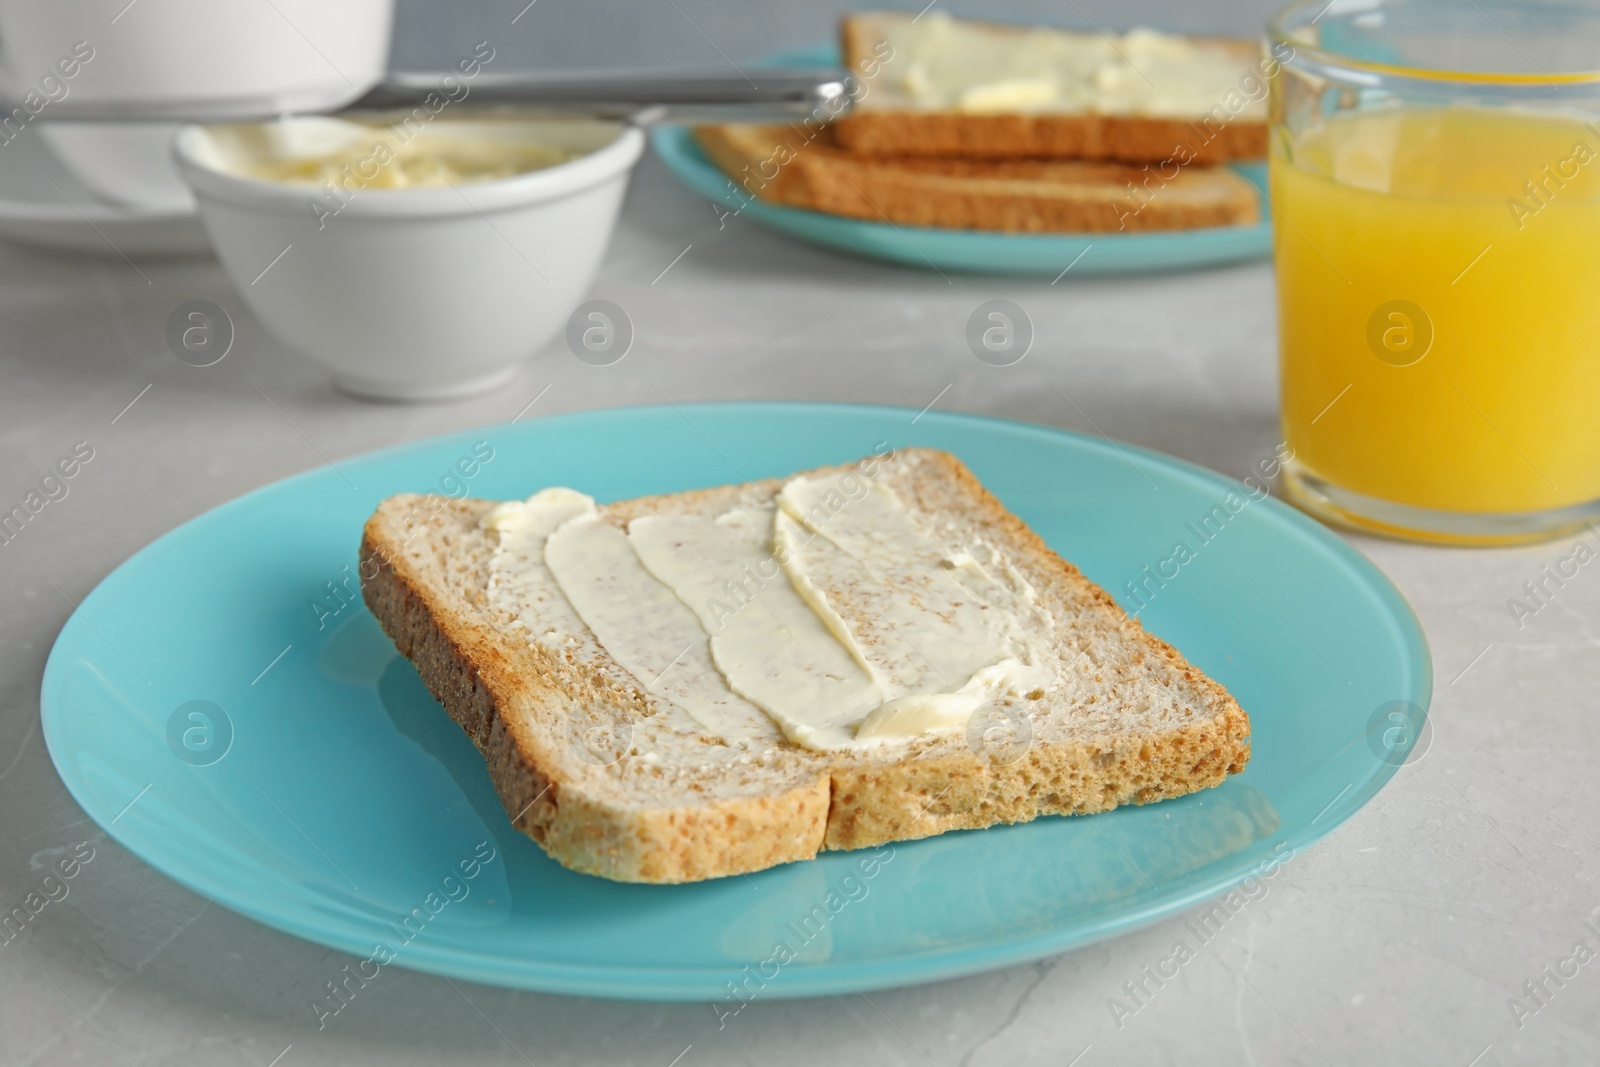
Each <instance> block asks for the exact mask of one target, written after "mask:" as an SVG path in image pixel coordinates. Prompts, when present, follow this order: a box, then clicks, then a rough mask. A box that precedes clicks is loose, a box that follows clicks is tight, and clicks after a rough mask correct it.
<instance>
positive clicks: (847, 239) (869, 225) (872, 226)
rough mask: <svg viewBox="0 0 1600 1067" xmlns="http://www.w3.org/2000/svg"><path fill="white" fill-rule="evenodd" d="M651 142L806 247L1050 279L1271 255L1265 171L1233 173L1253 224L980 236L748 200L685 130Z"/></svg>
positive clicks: (826, 60)
mask: <svg viewBox="0 0 1600 1067" xmlns="http://www.w3.org/2000/svg"><path fill="white" fill-rule="evenodd" d="M769 62H771V63H774V64H783V65H794V66H827V65H829V64H837V63H838V62H839V53H838V50H837V49H836V48H834V47H832V46H831V45H824V46H819V47H817V48H811V49H806V50H804V51H800V52H793V53H787V54H785V55H782V56H776V57H773V58H772V59H771V60H770V61H769ZM650 144H651V146H652V147H653V148H654V149H655V152H656V155H657V156H659V157H660V158H661V161H662V162H663V163H664V164H666V166H667V169H668V170H670V171H671V172H672V173H673V174H674V175H676V176H677V178H678V180H679V181H681V182H683V184H684V185H686V186H688V187H689V188H690V189H691V190H692V191H693V192H695V193H697V194H699V195H700V196H703V197H706V198H707V199H709V200H712V201H714V202H716V203H719V204H722V205H723V206H725V207H726V208H727V209H728V210H729V211H733V212H737V213H738V217H739V218H750V219H754V220H755V221H757V222H759V223H761V224H762V225H765V226H770V227H772V228H773V229H775V230H781V231H782V232H784V233H786V234H789V235H790V236H792V237H798V238H800V239H801V240H803V241H809V242H811V243H812V244H818V245H823V246H825V247H828V248H835V249H838V250H840V251H843V252H850V253H854V254H856V255H861V256H867V257H869V258H871V259H886V260H890V261H892V262H895V263H904V264H908V265H910V266H913V267H921V268H923V269H925V270H926V269H934V270H939V271H971V272H976V273H984V274H1037V275H1047V276H1049V277H1051V278H1056V277H1058V276H1060V275H1061V274H1062V272H1063V271H1065V270H1066V269H1067V268H1068V267H1069V266H1070V267H1071V268H1072V269H1071V271H1070V272H1068V277H1070V276H1072V275H1092V274H1130V273H1135V272H1141V271H1158V270H1176V269H1180V268H1185V267H1204V266H1213V265H1216V264H1219V263H1233V262H1237V261H1239V260H1246V259H1257V258H1260V257H1262V256H1266V255H1269V254H1270V253H1271V251H1272V226H1271V224H1270V223H1269V222H1268V221H1267V220H1268V219H1269V218H1270V217H1271V213H1270V209H1269V207H1268V205H1267V199H1266V192H1265V189H1266V166H1265V165H1264V164H1260V163H1252V164H1242V165H1239V166H1236V167H1235V169H1236V170H1238V171H1239V173H1241V174H1243V175H1244V176H1245V177H1246V178H1248V179H1249V180H1250V182H1251V183H1252V184H1253V185H1255V187H1256V191H1257V192H1258V194H1260V197H1261V220H1262V221H1260V222H1257V223H1254V224H1253V225H1249V226H1218V227H1210V228H1207V229H1200V230H1172V231H1170V232H1157V233H1106V234H1082V235H1076V234H1009V233H992V232H984V231H979V230H952V229H934V228H928V227H917V226H897V225H892V224H890V223H887V222H871V221H867V220H864V219H852V218H846V217H844V216H842V215H825V214H822V213H821V212H817V211H806V210H803V209H801V208H794V207H784V206H782V205H779V204H768V203H764V202H762V201H760V200H754V199H752V198H751V197H750V196H748V195H747V194H745V193H744V192H743V191H742V190H738V189H736V187H735V186H734V184H733V182H732V181H730V180H729V178H728V176H727V175H726V174H724V173H723V172H722V171H721V170H720V169H719V168H718V167H717V165H716V164H715V163H712V162H711V160H709V159H708V158H706V155H705V153H703V152H701V151H700V146H699V145H697V144H696V143H695V140H694V136H693V134H692V133H691V132H690V130H689V128H688V127H685V126H658V127H656V128H655V129H654V130H652V131H651V133H650Z"/></svg>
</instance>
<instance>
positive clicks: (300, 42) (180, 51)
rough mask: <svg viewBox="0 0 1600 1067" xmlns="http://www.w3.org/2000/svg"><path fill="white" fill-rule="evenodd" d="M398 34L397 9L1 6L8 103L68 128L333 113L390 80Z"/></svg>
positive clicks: (367, 5) (342, 5)
mask: <svg viewBox="0 0 1600 1067" xmlns="http://www.w3.org/2000/svg"><path fill="white" fill-rule="evenodd" d="M393 27H394V0H260V2H251V3H238V2H234V0H141V2H136V3H129V2H128V0H70V2H67V0H0V41H3V42H4V47H3V48H0V97H3V98H4V99H6V100H9V101H12V102H18V101H24V100H25V99H26V98H27V97H28V94H30V93H31V94H33V97H32V99H33V101H34V103H33V104H32V105H30V106H29V110H30V111H32V112H33V113H34V114H35V115H38V116H40V117H42V118H51V117H54V118H58V119H59V118H72V117H74V116H75V115H77V114H91V113H92V114H93V115H95V116H96V117H100V118H118V119H120V118H124V117H126V118H128V119H139V118H146V119H148V118H155V117H183V116H188V117H196V116H206V115H214V116H217V117H226V116H229V115H236V114H240V113H252V114H274V113H279V112H288V111H315V110H321V109H332V108H336V107H340V106H342V105H344V104H347V103H349V102H350V101H352V100H354V99H356V98H357V97H359V96H360V95H361V94H362V93H364V92H366V91H367V90H368V89H370V88H372V86H374V85H376V84H377V83H378V82H379V81H380V80H381V79H382V78H383V75H384V73H385V71H386V69H387V67H388V62H389V45H390V41H391V38H392V37H393ZM41 101H42V102H41Z"/></svg>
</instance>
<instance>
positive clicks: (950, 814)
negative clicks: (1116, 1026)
mask: <svg viewBox="0 0 1600 1067" xmlns="http://www.w3.org/2000/svg"><path fill="white" fill-rule="evenodd" d="M877 478H878V479H879V481H880V484H884V485H887V486H888V487H889V488H890V489H892V490H893V491H894V493H895V494H896V495H897V496H898V497H899V499H900V501H901V502H902V503H903V504H904V506H905V507H906V508H907V510H908V511H909V512H910V513H911V515H912V516H913V518H914V519H915V520H916V521H917V523H918V524H919V525H920V526H921V527H922V528H923V529H924V531H925V532H927V533H928V534H929V535H930V536H932V537H933V538H934V539H935V540H936V541H937V542H939V544H940V547H941V550H946V551H949V552H951V553H955V552H960V551H963V550H964V549H965V548H967V547H970V546H972V545H973V544H975V543H978V542H980V541H981V542H987V543H988V544H991V545H993V546H995V547H996V548H997V549H999V551H1000V552H1001V553H1003V554H1004V555H1005V556H1006V557H1007V558H1008V559H1009V560H1010V561H1011V563H1012V565H1013V566H1014V567H1015V568H1016V569H1017V571H1018V572H1019V573H1020V574H1021V576H1022V577H1023V578H1025V579H1026V581H1027V582H1028V583H1030V584H1031V585H1032V586H1033V588H1034V590H1035V591H1036V593H1037V596H1038V602H1039V603H1040V604H1042V605H1043V606H1044V607H1045V608H1046V609H1047V610H1048V611H1049V612H1050V613H1051V614H1052V616H1053V617H1054V619H1055V634H1056V639H1055V641H1054V642H1053V644H1052V646H1051V651H1050V657H1049V665H1050V666H1051V668H1052V669H1053V671H1054V672H1055V676H1056V680H1055V681H1054V682H1053V683H1051V684H1050V685H1049V686H1048V687H1046V688H1044V689H1041V690H1035V691H1033V692H1030V693H1029V694H1027V696H1026V697H1019V698H1011V697H1004V698H1001V699H1000V700H999V701H997V702H996V703H997V705H1000V706H998V708H997V711H998V713H999V715H1000V716H1001V718H1002V719H1003V720H1005V721H1006V722H1008V723H1010V724H1011V727H1012V732H1011V734H1010V735H1009V740H1007V741H1005V743H1004V744H1001V745H998V746H994V745H990V744H989V740H988V739H987V737H985V738H983V739H981V743H975V742H974V741H972V740H971V739H969V737H968V736H967V733H970V732H971V731H967V732H963V731H959V730H958V731H952V732H943V733H934V734H924V735H920V736H916V737H912V738H907V739H903V740H899V741H894V742H890V743H886V744H883V745H882V746H879V747H872V748H866V749H851V750H845V751H827V752H823V751H814V750H811V749H806V748H801V747H799V746H797V745H794V744H792V743H790V742H788V741H786V740H784V739H783V738H782V736H781V735H780V734H778V733H777V731H776V730H774V731H772V734H771V735H770V736H766V737H758V738H754V739H750V738H744V739H739V740H737V741H734V742H725V741H723V740H721V739H718V738H714V737H709V736H707V735H706V734H705V733H704V731H703V730H702V729H701V728H700V727H699V726H698V725H697V724H696V723H695V722H694V721H693V720H692V719H690V718H689V717H688V715H687V714H686V713H684V712H683V711H682V710H681V709H679V708H677V707H676V706H675V705H672V704H670V703H668V702H665V701H661V700H658V699H656V698H655V697H653V696H651V695H649V694H648V693H647V692H646V691H645V689H644V687H643V686H642V685H641V683H640V682H639V681H638V680H637V679H635V678H634V677H633V676H631V675H630V674H629V673H628V672H627V671H626V670H624V669H623V668H622V667H621V666H620V665H619V664H618V663H617V662H616V661H615V660H614V659H612V658H611V656H610V655H609V654H608V653H607V652H606V651H605V649H604V648H602V647H601V646H600V644H599V642H598V640H597V639H595V637H594V635H593V634H592V633H584V634H579V635H573V636H571V637H570V639H568V640H567V641H566V642H565V643H564V644H559V645H552V644H550V643H547V642H540V641H538V640H535V639H531V638H530V636H529V634H528V632H527V631H525V630H519V629H518V628H517V626H516V625H514V620H513V619H511V618H510V617H509V616H507V615H502V614H501V613H499V612H498V610H497V609H495V608H493V607H491V605H490V603H489V600H488V597H487V587H488V579H489V571H490V563H491V560H492V558H493V555H494V551H495V547H496V538H497V537H498V535H497V534H496V533H495V532H494V531H492V530H490V529H486V528H485V527H484V526H482V525H481V524H480V520H481V519H482V518H483V516H484V515H485V514H486V513H488V512H489V511H490V510H491V509H492V508H493V507H494V506H495V504H494V502H492V501H486V500H459V501H451V500H444V499H442V498H438V497H432V498H428V497H421V496H417V495H413V494H407V495H403V496H397V497H391V498H390V499H388V500H386V501H384V502H383V503H382V504H381V505H380V506H379V507H378V509H377V511H376V512H375V513H374V514H373V515H372V517H371V518H370V519H369V520H368V522H367V524H366V529H365V533H364V537H363V542H362V567H361V575H362V579H363V583H362V585H363V593H364V595H365V598H366V602H367V605H368V606H369V607H370V608H371V610H372V612H373V614H374V615H375V616H376V617H377V619H378V621H379V622H380V623H381V624H382V626H383V628H384V630H385V631H386V632H387V633H388V634H389V636H390V637H391V638H393V639H394V642H395V645H396V646H397V647H398V649H399V650H400V652H401V653H402V654H404V655H406V656H407V657H409V658H410V659H411V660H412V662H413V663H414V664H415V665H416V667H417V670H418V671H419V673H420V674H421V676H422V679H423V681H424V682H425V683H426V684H427V685H428V688H429V689H430V690H431V691H432V692H433V694H434V695H435V696H436V697H437V698H438V699H439V701H440V703H442V704H443V705H444V707H445V709H446V710H447V711H448V712H449V714H450V715H451V717H453V718H454V719H455V720H456V722H458V723H459V724H460V725H461V726H462V728H463V729H465V730H466V732H467V734H468V735H469V736H470V737H471V738H472V740H473V741H474V742H475V743H476V744H477V746H478V748H479V750H480V751H481V752H482V753H483V756H484V759H485V760H486V762H487V763H488V768H489V774H490V777H491V778H492V779H493V781H494V785H495V788H496V789H497V791H498V792H499V795H500V798H501V800H502V802H503V803H504V805H505V808H506V812H507V814H508V815H509V816H510V817H511V819H512V822H513V824H514V825H515V826H516V827H517V828H518V829H519V830H522V831H523V832H525V833H527V834H528V835H529V836H531V837H532V838H533V839H534V840H535V841H537V842H538V843H539V844H540V845H541V846H542V847H543V848H544V850H545V851H546V852H547V853H549V855H550V856H551V857H553V858H554V859H556V860H557V861H558V862H560V863H562V864H564V865H565V866H567V867H570V868H572V869H574V870H578V871H583V872H587V873H590V874H596V875H600V876H602V877H605V878H610V879H615V880H619V881H630V882H657V883H666V882H689V881H696V880H700V879H705V878H715V877H720V876H725V875H731V874H739V873H744V872H749V871H756V870H761V869H763V868H766V867H770V866H774V865H776V864H780V863H785V862H789V861H792V860H801V859H809V858H811V857H814V856H815V855H816V854H817V853H818V852H819V851H820V850H822V849H853V848H865V847H870V846H875V845H879V844H883V843H887V842H893V841H903V840H911V839H915V838H921V837H928V836H930V835H933V834H939V833H943V832H944V831H946V830H954V829H963V828H975V827H986V826H992V825H995V824H999V823H1015V822H1025V821H1028V820H1030V819H1033V818H1035V817H1036V816H1039V815H1045V814H1062V815H1070V814H1090V813H1094V812H1100V811H1106V810H1109V809H1111V808H1114V807H1116V806H1117V805H1119V804H1143V803H1149V802H1151V801H1156V800H1161V799H1164V798H1167V797H1173V796H1179V795H1182V794H1185V793H1190V792H1193V791H1195V790H1198V789H1204V788H1207V787H1209V786H1214V785H1217V784H1219V783H1220V782H1222V781H1223V780H1224V779H1225V778H1226V777H1227V776H1228V775H1229V774H1231V773H1237V772H1238V771H1241V770H1243V769H1244V766H1245V763H1246V762H1247V761H1248V759H1249V754H1250V721H1249V718H1248V717H1247V716H1246V715H1245V713H1244V711H1243V710H1242V709H1241V708H1240V707H1239V705H1238V704H1237V702H1235V701H1234V700H1233V698H1232V697H1231V696H1229V695H1228V693H1227V691H1226V690H1224V689H1223V688H1222V687H1221V686H1220V685H1218V684H1217V683H1216V682H1214V681H1212V680H1211V679H1210V678H1208V677H1206V676H1205V675H1204V674H1203V673H1202V672H1201V671H1199V670H1198V669H1196V668H1195V667H1193V666H1191V665H1190V664H1189V663H1188V662H1187V661H1185V660H1184V658H1183V657H1182V656H1181V655H1179V654H1178V652H1177V651H1176V650H1174V649H1173V648H1171V647H1170V646H1169V645H1167V644H1165V643H1164V642H1162V641H1160V640H1159V639H1157V638H1155V637H1152V636H1150V635H1149V634H1147V633H1145V632H1144V630H1143V629H1142V628H1141V627H1140V626H1139V624H1138V622H1137V621H1135V620H1132V619H1130V618H1129V617H1128V616H1127V615H1126V614H1125V613H1124V612H1123V611H1122V609H1121V608H1119V607H1118V606H1117V605H1116V603H1115V602H1114V601H1113V600H1112V599H1111V597H1110V596H1109V595H1107V594H1106V593H1105V592H1104V591H1102V590H1101V589H1100V588H1099V587H1098V586H1096V585H1094V584H1093V583H1091V582H1090V581H1088V580H1087V579H1086V578H1084V577H1083V575H1082V574H1080V573H1079V572H1078V570H1077V568H1075V567H1073V566H1072V565H1071V564H1069V563H1067V562H1065V561H1063V560H1062V559H1061V558H1060V557H1059V556H1057V555H1056V554H1055V553H1054V552H1052V551H1051V550H1050V549H1049V548H1048V547H1047V546H1046V545H1045V544H1044V543H1043V542H1042V541H1041V540H1040V539H1039V538H1038V536H1037V535H1035V534H1034V533H1033V532H1032V531H1031V530H1029V529H1028V528H1027V527H1026V526H1025V525H1024V524H1023V523H1022V522H1021V521H1020V520H1019V519H1017V518H1016V517H1015V516H1013V515H1012V514H1011V513H1009V512H1008V511H1006V509H1005V508H1004V507H1003V506H1002V505H1001V504H1000V503H999V501H997V500H996V499H995V498H994V497H993V496H991V495H990V494H989V493H988V492H987V491H986V490H985V489H984V488H983V487H982V486H981V485H980V484H979V483H978V481H977V479H976V478H974V477H973V475H972V474H971V473H970V472H969V471H968V470H967V469H966V468H965V467H964V466H963V465H962V464H961V463H960V461H958V460H957V459H955V458H954V457H953V456H950V455H948V454H946V453H942V452H936V451H930V450H923V449H916V450H904V451H902V452H899V453H896V454H894V455H893V456H892V458H889V459H886V460H884V461H883V462H882V466H881V468H880V469H879V472H878V474H877ZM782 484H783V483H782V482H781V481H778V480H768V481H762V482H755V483H751V484H747V485H733V486H725V487H721V488H714V489H704V490H697V491H693V492H687V493H679V494H675V495H671V496H658V497H647V498H643V499H639V500H631V501H624V502H621V503H616V504H610V505H606V506H604V507H602V508H601V509H600V517H601V520H602V521H604V522H608V523H612V524H615V525H617V526H619V527H625V526H626V524H627V523H628V522H629V521H631V520H632V519H634V518H636V517H638V516H641V515H663V514H694V515H705V516H716V515H720V514H722V513H724V512H725V511H727V510H729V509H730V508H733V507H747V506H752V505H760V504H766V503H770V502H771V501H772V499H773V498H774V496H775V495H776V493H777V492H778V491H779V489H781V488H782Z"/></svg>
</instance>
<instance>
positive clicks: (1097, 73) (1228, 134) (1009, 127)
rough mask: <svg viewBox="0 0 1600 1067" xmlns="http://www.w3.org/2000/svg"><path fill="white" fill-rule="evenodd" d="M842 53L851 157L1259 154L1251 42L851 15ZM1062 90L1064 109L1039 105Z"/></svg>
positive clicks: (1257, 75)
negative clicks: (852, 82)
mask: <svg viewBox="0 0 1600 1067" xmlns="http://www.w3.org/2000/svg"><path fill="white" fill-rule="evenodd" d="M840 44H841V51H842V53H843V59H844V64H845V66H846V67H848V68H849V69H850V70H851V71H852V72H853V73H854V74H855V76H856V78H857V79H859V81H860V84H861V87H862V95H861V96H860V98H859V100H858V102H857V105H856V106H855V107H854V108H853V109H852V110H851V111H850V112H849V113H848V114H847V115H845V116H844V117H843V118H842V119H840V120H839V122H838V123H837V124H836V125H837V127H838V137H839V144H840V145H842V146H843V147H845V148H847V149H849V150H850V151H852V152H859V153H865V154H871V155H889V156H946V157H957V158H967V159H1015V158H1022V157H1030V158H1053V159H1111V160H1122V161H1125V162H1130V163H1157V164H1159V163H1162V162H1166V161H1175V162H1176V163H1178V164H1179V165H1188V164H1190V163H1200V164H1206V163H1224V162H1228V161H1230V160H1242V159H1261V158H1263V157H1265V156H1266V154H1267V124H1266V108H1265V105H1264V98H1265V96H1266V85H1267V79H1268V78H1269V77H1270V76H1271V75H1272V74H1273V73H1274V72H1275V71H1276V68H1277V64H1276V62H1275V61H1274V60H1272V59H1270V58H1263V56H1262V50H1261V46H1260V45H1259V44H1257V43H1256V42H1254V41H1246V40H1236V39H1231V38H1216V37H1189V38H1173V37H1167V36H1165V35H1157V34H1152V33H1150V32H1149V31H1139V30H1136V31H1133V32H1132V33H1130V34H1127V35H1124V36H1122V37H1120V38H1118V37H1114V36H1108V35H1105V34H1100V33H1095V32H1093V31H1091V32H1088V33H1073V32H1070V31H1064V30H1048V29H1042V28H1030V27H1024V26H1015V25H1010V24H1006V23H994V22H980V21H973V20H967V19H952V18H951V17H950V16H949V15H947V14H943V13H941V12H939V11H930V12H927V13H926V14H925V15H922V16H920V17H913V16H912V15H910V14H908V13H905V12H868V13H861V14H856V15H853V16H849V17H847V18H845V19H844V20H843V21H842V22H841V24H840ZM1185 45H1187V46H1189V47H1190V48H1192V49H1194V50H1198V51H1200V52H1202V53H1205V54H1206V55H1207V56H1208V57H1212V58H1215V59H1216V60H1218V61H1219V62H1218V63H1216V64H1213V66H1215V67H1217V68H1220V73H1218V72H1217V71H1216V70H1212V71H1207V72H1205V74H1204V76H1200V77H1196V76H1194V73H1193V71H1192V69H1191V70H1190V71H1189V72H1188V73H1187V74H1186V72H1185V70H1184V68H1183V65H1184V64H1187V65H1189V66H1190V67H1191V68H1192V65H1193V63H1194V61H1195V56H1194V54H1193V53H1192V52H1191V53H1189V54H1187V55H1185V54H1183V52H1182V48H1183V46H1185ZM1141 48H1142V51H1140V49H1141ZM935 50H938V52H939V53H940V54H938V55H936V54H934V51H935ZM1173 52H1177V53H1178V54H1177V55H1175V56H1174V55H1171V54H1170V53H1173ZM1064 53H1070V54H1071V55H1072V56H1073V57H1074V59H1073V60H1071V61H1068V60H1064V59H1063V58H1062V56H1063V54H1064ZM1095 53H1098V54H1099V56H1098V62H1096V59H1095V56H1094V54H1095ZM953 55H959V56H961V57H962V60H961V61H960V62H959V68H960V69H957V66H958V64H957V63H954V62H951V60H950V58H949V57H951V56H953ZM941 56H943V57H944V59H942V60H941ZM1202 62H1204V60H1202ZM1086 63H1087V64H1090V65H1087V66H1085V64H1086ZM1074 68H1076V69H1074ZM930 71H931V72H932V73H931V74H930ZM940 75H942V76H943V79H944V81H943V82H942V83H939V82H938V78H939V76H940ZM1064 82H1067V83H1070V89H1069V91H1068V92H1067V94H1066V96H1067V99H1061V98H1060V97H1057V98H1055V99H1039V98H1038V93H1039V92H1040V91H1041V88H1043V89H1044V90H1048V89H1049V86H1050V85H1052V84H1055V85H1058V86H1059V85H1062V84H1063V83H1064ZM1118 86H1120V87H1121V90H1120V93H1121V98H1120V99H1119V95H1118V90H1117V88H1116V87H1118ZM1146 88H1148V89H1149V98H1148V99H1146V100H1143V101H1141V100H1139V97H1140V96H1142V95H1145V90H1146ZM1130 90H1131V91H1132V92H1133V93H1134V95H1133V96H1132V97H1130V96H1129V95H1128V94H1129V91H1130Z"/></svg>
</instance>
